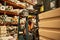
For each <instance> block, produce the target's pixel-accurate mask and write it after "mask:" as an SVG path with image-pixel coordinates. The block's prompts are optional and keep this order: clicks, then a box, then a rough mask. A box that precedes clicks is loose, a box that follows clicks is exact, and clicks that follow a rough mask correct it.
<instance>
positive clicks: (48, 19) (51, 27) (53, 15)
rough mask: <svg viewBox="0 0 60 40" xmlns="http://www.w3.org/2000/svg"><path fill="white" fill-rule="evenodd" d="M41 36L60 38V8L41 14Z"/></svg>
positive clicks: (57, 39) (47, 38)
mask: <svg viewBox="0 0 60 40" xmlns="http://www.w3.org/2000/svg"><path fill="white" fill-rule="evenodd" d="M39 19H40V21H39V36H40V37H39V38H40V39H42V40H44V39H45V40H60V8H57V9H55V10H51V11H48V12H45V13H41V14H39Z"/></svg>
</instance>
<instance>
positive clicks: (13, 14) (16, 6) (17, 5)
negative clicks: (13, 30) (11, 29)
mask: <svg viewBox="0 0 60 40" xmlns="http://www.w3.org/2000/svg"><path fill="white" fill-rule="evenodd" d="M3 2H6V4H8V5H10V6H13V7H14V8H19V9H21V8H23V9H24V8H26V7H25V6H23V5H20V4H16V3H14V2H11V1H9V0H3ZM26 2H27V3H29V4H31V5H33V3H31V2H28V1H26ZM0 14H2V15H4V14H6V15H9V16H11V15H12V16H19V18H18V24H16V23H11V22H6V23H3V24H1V23H0V25H14V26H18V40H24V38H23V35H20V34H19V32H20V31H21V30H20V15H18V14H17V13H14V12H10V11H3V10H0ZM29 14H30V15H36V20H37V21H36V23H37V24H36V25H37V26H38V13H29ZM26 20H27V21H26V33H27V34H26V40H29V34H28V17H26Z"/></svg>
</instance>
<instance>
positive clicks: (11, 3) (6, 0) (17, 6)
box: [3, 0, 26, 9]
mask: <svg viewBox="0 0 60 40" xmlns="http://www.w3.org/2000/svg"><path fill="white" fill-rule="evenodd" d="M3 2H6V3H7V4H8V5H10V6H13V7H14V8H19V9H22V8H26V7H25V6H23V5H21V4H16V3H14V2H12V1H9V0H3Z"/></svg>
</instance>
